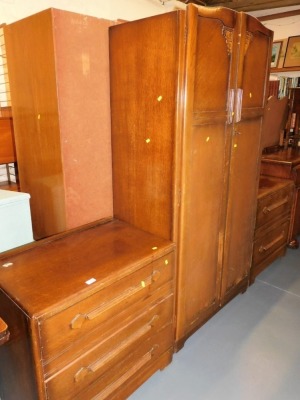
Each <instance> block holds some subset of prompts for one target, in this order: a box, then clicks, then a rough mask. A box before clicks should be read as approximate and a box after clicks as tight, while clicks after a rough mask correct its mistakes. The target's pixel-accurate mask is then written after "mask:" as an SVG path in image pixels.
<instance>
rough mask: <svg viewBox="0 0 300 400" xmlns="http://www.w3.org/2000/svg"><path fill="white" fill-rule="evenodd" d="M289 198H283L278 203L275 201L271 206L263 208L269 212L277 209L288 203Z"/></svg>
mask: <svg viewBox="0 0 300 400" xmlns="http://www.w3.org/2000/svg"><path fill="white" fill-rule="evenodd" d="M288 201H289V198H288V197H285V198H284V199H283V200H281V201H279V202H278V203H274V204H272V205H271V206H268V207H267V206H266V207H264V208H263V213H264V214H268V213H269V212H271V211H273V210H275V209H276V208H278V207H280V206H283V205H284V204H286V203H288Z"/></svg>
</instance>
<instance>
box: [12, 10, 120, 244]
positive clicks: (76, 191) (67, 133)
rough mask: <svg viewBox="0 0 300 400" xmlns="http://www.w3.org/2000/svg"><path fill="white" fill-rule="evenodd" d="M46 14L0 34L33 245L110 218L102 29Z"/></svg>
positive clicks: (86, 19)
mask: <svg viewBox="0 0 300 400" xmlns="http://www.w3.org/2000/svg"><path fill="white" fill-rule="evenodd" d="M111 24H112V22H111V21H107V20H104V19H99V18H95V17H90V16H87V15H82V14H77V13H73V12H69V11H63V10H57V9H53V8H50V9H47V10H44V11H41V12H39V13H37V14H34V15H31V16H29V17H27V18H23V19H21V20H19V21H16V22H13V23H11V24H8V25H6V26H5V28H4V33H5V42H6V53H7V62H8V73H9V80H10V89H11V101H12V112H13V121H14V133H15V139H16V152H17V158H18V166H19V178H20V187H21V191H23V192H28V193H30V195H31V201H30V205H31V216H32V225H33V231H34V237H35V239H41V238H43V237H47V236H50V235H53V234H56V233H58V232H62V231H65V230H68V229H72V228H76V227H78V226H81V225H84V224H87V223H90V222H93V221H95V220H97V219H101V218H106V217H111V216H112V213H113V211H112V182H111V175H112V172H111V140H110V138H111V136H110V108H109V66H108V63H109V60H108V27H109V26H110V25H111Z"/></svg>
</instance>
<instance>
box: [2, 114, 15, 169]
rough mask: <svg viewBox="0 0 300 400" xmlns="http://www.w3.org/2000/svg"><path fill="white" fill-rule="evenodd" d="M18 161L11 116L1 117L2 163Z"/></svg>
mask: <svg viewBox="0 0 300 400" xmlns="http://www.w3.org/2000/svg"><path fill="white" fill-rule="evenodd" d="M16 161H17V158H16V149H15V143H14V133H13V121H12V118H11V117H0V164H9V163H14V162H16Z"/></svg>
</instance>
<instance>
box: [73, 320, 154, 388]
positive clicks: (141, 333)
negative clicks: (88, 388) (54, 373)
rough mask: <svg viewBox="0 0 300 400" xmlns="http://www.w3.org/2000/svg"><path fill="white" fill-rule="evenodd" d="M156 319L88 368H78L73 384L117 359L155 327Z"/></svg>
mask: <svg viewBox="0 0 300 400" xmlns="http://www.w3.org/2000/svg"><path fill="white" fill-rule="evenodd" d="M158 319H159V315H154V317H153V318H151V320H150V321H149V322H148V323H147V324H146V325H144V326H142V327H141V328H140V329H138V330H137V331H136V332H134V333H133V334H132V335H131V336H129V337H128V338H126V340H124V341H123V342H122V343H121V344H120V345H119V346H118V347H116V348H115V349H113V350H112V351H111V352H110V353H108V354H106V355H105V356H103V357H101V358H100V359H99V360H98V361H95V362H94V363H92V364H90V365H89V366H87V367H82V368H80V369H79V370H78V371H77V372H76V374H75V375H74V380H75V382H80V381H82V380H83V379H84V378H85V377H86V376H87V375H90V374H91V373H94V372H96V371H98V370H99V369H100V368H101V367H103V366H104V365H105V364H107V363H108V362H109V361H111V360H113V359H114V358H115V357H117V356H118V355H119V354H120V353H121V352H122V351H123V350H125V349H126V348H127V347H129V346H130V345H132V344H133V343H134V342H136V341H137V340H138V339H140V338H142V337H143V336H144V335H145V334H146V333H148V332H149V331H150V330H151V329H152V327H153V326H154V325H155V323H156V321H157V320H158Z"/></svg>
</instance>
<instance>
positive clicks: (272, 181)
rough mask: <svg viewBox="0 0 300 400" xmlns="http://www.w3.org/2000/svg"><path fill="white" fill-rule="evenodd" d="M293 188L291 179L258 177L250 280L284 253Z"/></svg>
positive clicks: (252, 280)
mask: <svg viewBox="0 0 300 400" xmlns="http://www.w3.org/2000/svg"><path fill="white" fill-rule="evenodd" d="M294 189H295V185H294V182H293V181H291V180H288V179H279V178H272V177H268V176H261V177H260V182H259V191H258V198H257V211H256V224H255V234H254V246H253V259H252V266H251V276H250V281H251V283H253V282H254V280H255V278H256V276H257V275H258V274H259V273H260V272H262V271H263V270H264V269H265V268H266V267H267V266H268V265H269V264H271V262H273V261H274V260H275V259H276V258H278V257H281V256H283V255H284V254H285V252H286V248H287V244H288V237H289V227H290V219H291V210H292V204H293V196H294Z"/></svg>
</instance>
